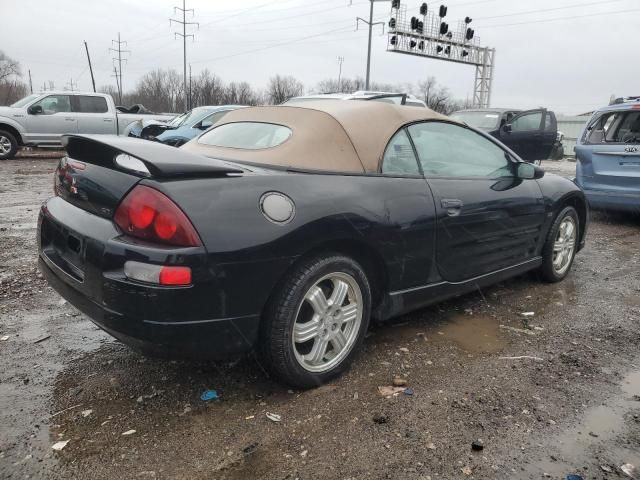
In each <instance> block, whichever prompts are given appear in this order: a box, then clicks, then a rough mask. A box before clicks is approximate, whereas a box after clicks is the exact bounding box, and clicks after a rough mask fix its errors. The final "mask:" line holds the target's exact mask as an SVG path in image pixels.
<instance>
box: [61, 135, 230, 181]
mask: <svg viewBox="0 0 640 480" xmlns="http://www.w3.org/2000/svg"><path fill="white" fill-rule="evenodd" d="M62 145H63V146H64V147H65V148H66V150H67V154H68V155H69V157H70V158H73V159H74V160H79V161H81V162H85V163H91V164H95V165H100V166H102V167H107V168H112V169H114V170H125V171H127V172H128V173H133V174H136V175H139V176H143V177H158V178H171V177H181V176H186V177H193V176H221V175H226V174H228V173H242V172H243V170H241V169H240V168H238V167H236V166H234V165H231V164H228V163H226V162H223V161H221V160H216V159H214V158H208V157H205V156H201V155H196V154H194V153H190V152H186V151H184V150H180V149H179V148H175V147H170V146H168V145H164V144H162V143H158V142H151V141H148V140H141V139H138V138H131V137H119V136H115V135H64V136H63V137H62Z"/></svg>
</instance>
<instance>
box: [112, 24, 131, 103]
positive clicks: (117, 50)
mask: <svg viewBox="0 0 640 480" xmlns="http://www.w3.org/2000/svg"><path fill="white" fill-rule="evenodd" d="M111 42H112V45H113V44H116V45H117V48H113V47H111V48H109V50H111V51H112V52H114V53H117V54H118V56H117V57H114V58H112V60H113V61H114V62H118V69H117V71H116V83H117V84H118V103H120V104H121V105H122V93H123V91H124V89H123V88H122V61H123V60H124V61H125V63H126V62H127V59H126V58H122V54H123V53H131V50H123V49H122V46H123V45H125V46H126V45H127V42H124V41H121V40H120V32H118V40H111ZM114 68H115V66H114ZM118 78H119V79H118Z"/></svg>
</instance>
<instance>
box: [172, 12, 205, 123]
mask: <svg viewBox="0 0 640 480" xmlns="http://www.w3.org/2000/svg"><path fill="white" fill-rule="evenodd" d="M178 11H180V12H182V20H176V19H174V18H170V19H169V25H171V22H175V23H177V24H179V25H182V33H180V32H173V35H174V38H176V37H182V47H183V62H184V65H183V66H184V75H183V79H184V110H185V111H187V110H189V104H190V103H191V98H190V97H191V92H190V91H189V90H188V89H187V37H191V38H192V39H194V40H195V36H194V35H193V34H191V33H190V34H187V25H197V26H198V28H200V24H199V23H198V22H187V12H191V16H193V15H195V11H194V10H193V8H189V9H187V5H186V0H182V8H180V7H173V14H174V15H175V14H176V12H178ZM187 97H189V98H187Z"/></svg>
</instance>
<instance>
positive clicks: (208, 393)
mask: <svg viewBox="0 0 640 480" xmlns="http://www.w3.org/2000/svg"><path fill="white" fill-rule="evenodd" d="M218 398H220V396H219V395H218V392H216V391H215V390H205V391H204V392H202V394H201V395H200V400H202V401H203V402H208V401H209V400H217V399H218Z"/></svg>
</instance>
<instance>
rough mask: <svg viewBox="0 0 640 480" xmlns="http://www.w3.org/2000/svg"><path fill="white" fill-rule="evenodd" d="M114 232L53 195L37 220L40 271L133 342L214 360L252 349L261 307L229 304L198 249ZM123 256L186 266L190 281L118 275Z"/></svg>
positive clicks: (110, 328) (101, 323) (123, 338)
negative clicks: (178, 283) (165, 282)
mask: <svg viewBox="0 0 640 480" xmlns="http://www.w3.org/2000/svg"><path fill="white" fill-rule="evenodd" d="M118 237H119V232H118V231H117V230H116V229H115V227H114V226H113V224H112V222H111V221H110V220H107V219H103V218H100V217H97V216H95V215H93V214H91V213H88V212H85V211H83V210H81V209H79V208H77V207H75V206H73V205H71V204H70V203H68V202H66V201H64V200H63V199H61V198H59V197H54V198H52V199H50V200H48V201H47V202H46V203H45V205H43V208H42V210H41V213H40V218H39V222H38V243H39V267H40V270H41V271H42V273H43V275H44V276H45V278H46V279H47V281H48V282H49V284H50V285H51V286H52V287H53V288H54V289H55V290H56V291H57V292H58V293H59V294H60V295H61V296H62V297H64V298H65V299H66V300H67V301H68V302H69V303H70V304H72V305H73V306H75V307H76V308H77V309H78V310H80V311H81V312H83V313H84V314H86V315H87V316H88V317H90V319H91V320H92V321H93V322H94V323H95V324H96V325H98V326H99V327H100V328H102V329H103V330H105V331H106V332H107V333H109V334H111V335H112V336H114V337H116V338H117V339H119V340H121V341H122V342H123V343H126V344H128V345H130V346H132V347H134V348H136V349H139V350H143V351H147V352H150V353H156V354H161V355H164V356H171V357H176V358H180V357H187V358H188V357H195V358H211V359H219V358H225V357H228V356H230V355H233V354H236V353H241V352H245V351H248V350H250V349H252V348H253V346H254V344H255V342H256V339H257V336H258V328H259V320H260V315H259V312H255V311H233V312H232V311H230V310H229V309H228V306H227V305H226V304H225V301H224V294H218V293H219V291H224V288H222V289H219V290H218V292H217V291H216V289H217V288H219V287H220V285H219V283H218V281H217V280H216V279H215V278H213V277H212V275H211V273H210V269H209V268H207V264H206V253H205V252H204V251H203V249H197V248H190V249H159V248H157V247H154V246H149V245H137V244H131V243H127V242H126V241H123V240H122V239H120V238H118ZM69 250H71V251H69ZM126 260H136V261H142V262H148V263H155V264H163V265H167V264H180V265H188V266H190V267H191V269H192V271H193V278H194V285H193V286H191V287H160V286H153V285H147V284H141V283H138V282H133V281H130V280H128V279H127V278H126V277H125V276H124V274H123V266H124V262H125V261H126Z"/></svg>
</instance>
